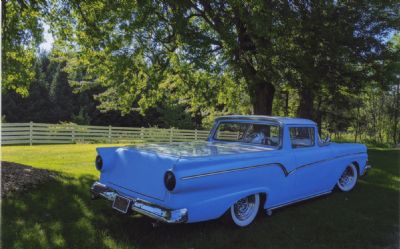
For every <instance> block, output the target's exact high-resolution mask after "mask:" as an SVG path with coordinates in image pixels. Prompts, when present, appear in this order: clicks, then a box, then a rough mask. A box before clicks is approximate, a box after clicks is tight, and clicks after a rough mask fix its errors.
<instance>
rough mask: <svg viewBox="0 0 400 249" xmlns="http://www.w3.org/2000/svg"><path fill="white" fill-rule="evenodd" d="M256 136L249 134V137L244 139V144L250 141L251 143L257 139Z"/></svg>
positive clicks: (255, 134)
mask: <svg viewBox="0 0 400 249" xmlns="http://www.w3.org/2000/svg"><path fill="white" fill-rule="evenodd" d="M257 135H258V134H257V133H253V134H250V135H249V136H247V137H246V138H245V142H246V143H250V142H251V141H253V139H254V138H256V137H257Z"/></svg>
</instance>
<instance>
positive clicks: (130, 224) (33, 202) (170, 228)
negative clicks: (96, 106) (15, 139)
mask: <svg viewBox="0 0 400 249" xmlns="http://www.w3.org/2000/svg"><path fill="white" fill-rule="evenodd" d="M96 146H97V145H51V146H33V147H26V146H13V147H3V148H2V152H3V160H7V161H13V162H18V163H23V164H27V165H32V166H34V167H39V168H46V169H53V170H57V171H60V172H65V173H64V174H63V176H61V177H59V178H58V179H57V180H55V181H52V182H48V183H46V184H43V185H41V186H39V187H37V188H36V189H33V190H32V191H30V192H29V193H25V194H17V195H14V196H12V197H11V198H7V199H4V200H3V201H2V211H3V220H2V223H3V224H2V242H3V247H2V248H307V249H308V248H318V249H321V248H341V249H345V248H349V249H350V248H351V249H355V248H398V245H399V237H398V233H399V219H400V217H399V194H400V190H399V182H400V174H399V167H400V166H399V160H400V151H399V150H388V149H371V150H370V151H369V155H370V161H371V163H372V165H373V166H374V169H373V171H371V172H370V174H369V175H368V176H366V177H364V178H362V179H361V180H360V181H359V184H358V186H357V187H356V188H355V189H354V190H353V191H352V192H350V193H339V192H336V193H333V194H331V195H328V196H326V197H322V198H318V199H315V200H312V201H307V202H303V203H301V204H297V205H294V206H290V207H286V208H282V209H280V210H277V211H276V212H275V213H274V214H273V215H272V216H271V217H268V216H265V215H260V217H258V218H257V219H256V221H255V222H254V224H252V225H251V226H249V227H246V228H242V229H238V228H236V227H232V226H229V225H227V224H225V223H224V222H222V221H220V220H216V221H209V222H202V223H196V224H182V225H164V226H161V227H158V228H152V226H151V224H150V220H149V219H147V218H145V217H142V216H140V215H135V216H124V215H122V214H119V213H117V212H116V211H114V210H112V209H111V207H110V203H107V202H105V201H102V200H99V201H91V200H90V198H89V192H88V189H89V187H90V184H91V183H92V181H94V180H95V179H96V177H97V173H96V172H95V171H94V169H93V168H94V166H93V158H94V156H95V152H94V148H95V147H96Z"/></svg>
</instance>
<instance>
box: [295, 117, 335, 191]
mask: <svg viewBox="0 0 400 249" xmlns="http://www.w3.org/2000/svg"><path fill="white" fill-rule="evenodd" d="M289 134H290V142H291V148H292V153H293V157H294V161H295V163H294V164H295V167H294V169H292V171H291V172H290V175H289V177H292V179H294V181H295V186H296V189H295V191H296V194H297V196H298V197H299V198H304V197H308V196H311V195H315V194H319V193H321V192H325V191H327V190H328V189H329V187H330V186H329V185H330V183H329V182H330V181H328V179H329V167H330V164H329V159H330V155H331V149H330V148H329V146H320V145H319V144H318V142H317V137H318V133H317V131H316V127H315V126H305V125H302V126H299V125H298V126H290V127H289Z"/></svg>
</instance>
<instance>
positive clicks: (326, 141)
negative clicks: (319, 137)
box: [324, 136, 331, 144]
mask: <svg viewBox="0 0 400 249" xmlns="http://www.w3.org/2000/svg"><path fill="white" fill-rule="evenodd" d="M330 142H331V138H330V137H329V136H326V137H325V139H324V144H329V143H330Z"/></svg>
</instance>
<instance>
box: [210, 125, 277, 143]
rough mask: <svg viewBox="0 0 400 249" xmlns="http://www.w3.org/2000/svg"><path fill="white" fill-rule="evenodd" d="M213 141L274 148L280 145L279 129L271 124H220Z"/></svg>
mask: <svg viewBox="0 0 400 249" xmlns="http://www.w3.org/2000/svg"><path fill="white" fill-rule="evenodd" d="M214 139H215V140H222V141H233V142H243V143H251V144H262V145H269V146H274V147H276V146H279V145H280V129H279V126H278V125H271V124H251V123H239V122H238V123H234V122H221V123H220V124H219V125H218V127H217V130H216V132H215V134H214Z"/></svg>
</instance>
